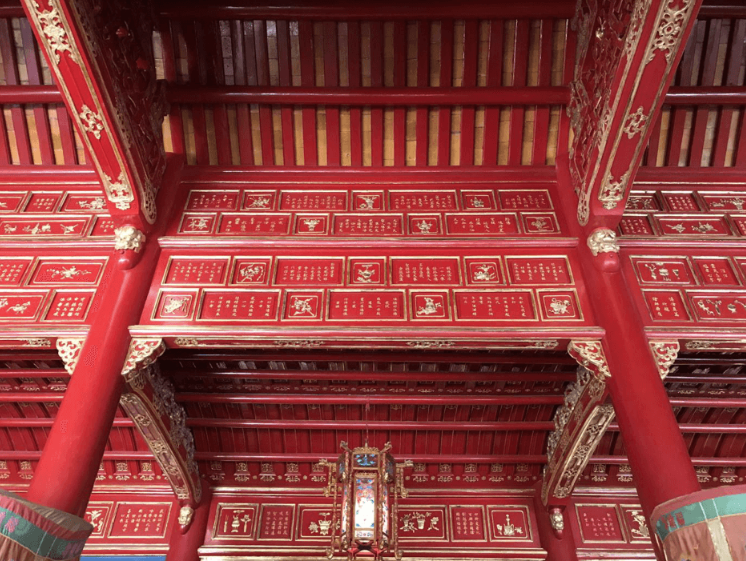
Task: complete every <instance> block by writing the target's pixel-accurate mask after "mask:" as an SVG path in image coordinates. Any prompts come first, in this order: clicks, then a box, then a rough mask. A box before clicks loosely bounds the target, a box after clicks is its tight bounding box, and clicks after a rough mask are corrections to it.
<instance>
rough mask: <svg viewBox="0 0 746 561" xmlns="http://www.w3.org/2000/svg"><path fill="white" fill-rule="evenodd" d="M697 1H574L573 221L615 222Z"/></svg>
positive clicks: (593, 225) (571, 107)
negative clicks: (575, 219)
mask: <svg viewBox="0 0 746 561" xmlns="http://www.w3.org/2000/svg"><path fill="white" fill-rule="evenodd" d="M701 3H702V0H622V1H617V0H579V1H578V5H577V11H576V14H575V18H574V19H573V21H572V26H573V28H574V29H575V30H576V31H577V51H576V59H575V60H576V64H575V75H574V80H573V82H572V84H571V99H570V104H569V105H568V108H567V110H568V115H569V116H570V124H571V127H572V129H573V132H574V138H573V142H572V145H571V147H570V154H569V162H568V164H569V175H570V180H571V182H572V185H573V187H574V189H575V192H576V193H577V194H578V198H579V201H578V209H577V215H578V222H579V223H580V225H581V226H586V225H588V226H589V228H590V229H593V228H596V227H599V226H606V227H612V228H613V227H615V226H616V224H617V222H618V220H619V219H620V217H621V215H622V212H623V210H624V206H625V203H626V199H627V197H628V195H629V188H630V186H631V185H632V181H633V180H634V177H635V174H636V173H637V168H638V166H639V165H640V160H641V159H642V155H643V151H644V149H645V146H647V143H648V139H649V136H650V132H651V130H652V125H653V124H654V123H655V121H656V119H657V116H658V113H659V112H660V108H661V105H662V104H663V100H664V98H665V94H666V92H667V91H668V87H669V85H670V83H671V80H672V79H673V75H674V71H675V69H676V66H677V65H678V62H679V59H680V58H681V55H682V53H683V47H684V45H685V44H686V40H687V38H688V37H689V33H690V32H691V29H692V26H693V24H694V21H695V19H696V15H697V12H698V10H699V6H700V5H701Z"/></svg>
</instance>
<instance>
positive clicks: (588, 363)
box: [567, 340, 611, 379]
mask: <svg viewBox="0 0 746 561" xmlns="http://www.w3.org/2000/svg"><path fill="white" fill-rule="evenodd" d="M567 352H568V353H570V356H571V357H573V358H574V359H575V360H577V361H578V364H580V366H582V367H584V368H587V369H588V370H590V371H591V372H593V373H594V374H595V375H596V377H597V378H600V379H606V378H610V377H611V372H610V371H609V365H608V364H607V362H606V355H605V354H604V349H603V346H602V344H601V341H575V340H573V341H570V343H569V345H568V346H567Z"/></svg>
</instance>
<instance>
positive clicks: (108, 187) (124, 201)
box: [102, 171, 135, 210]
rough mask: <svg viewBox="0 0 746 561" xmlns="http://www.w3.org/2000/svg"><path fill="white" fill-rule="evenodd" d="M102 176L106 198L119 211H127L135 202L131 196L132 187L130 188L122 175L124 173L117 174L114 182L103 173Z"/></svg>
mask: <svg viewBox="0 0 746 561" xmlns="http://www.w3.org/2000/svg"><path fill="white" fill-rule="evenodd" d="M102 176H103V177H102V182H103V184H104V190H105V191H106V197H107V198H108V199H109V200H110V201H111V202H112V203H114V206H116V207H117V208H118V209H119V210H129V208H130V206H131V205H132V202H133V201H134V200H135V196H134V195H133V194H132V187H130V183H129V180H128V179H127V177H126V176H125V175H124V172H123V171H120V172H119V175H118V176H117V179H116V181H115V180H113V179H112V178H111V177H109V176H108V175H107V174H105V173H104V174H102Z"/></svg>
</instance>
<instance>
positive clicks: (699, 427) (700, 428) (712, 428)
mask: <svg viewBox="0 0 746 561" xmlns="http://www.w3.org/2000/svg"><path fill="white" fill-rule="evenodd" d="M304 426H305V425H304ZM679 429H680V430H681V432H684V433H687V434H691V433H698V434H746V425H722V424H718V425H714V424H713V425H710V424H707V423H699V424H697V423H685V424H682V425H679ZM608 430H612V431H618V430H619V425H618V424H616V423H612V424H611V425H609V428H608Z"/></svg>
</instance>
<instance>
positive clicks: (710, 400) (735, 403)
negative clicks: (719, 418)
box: [671, 397, 746, 408]
mask: <svg viewBox="0 0 746 561" xmlns="http://www.w3.org/2000/svg"><path fill="white" fill-rule="evenodd" d="M671 405H673V406H680V407H716V408H722V407H736V408H738V407H746V399H744V398H741V399H739V398H737V397H687V398H671Z"/></svg>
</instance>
